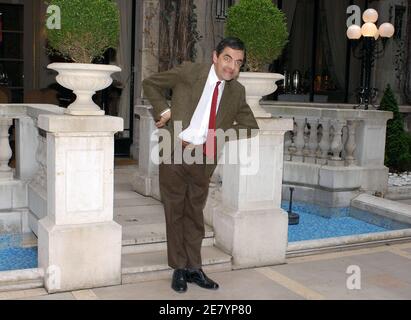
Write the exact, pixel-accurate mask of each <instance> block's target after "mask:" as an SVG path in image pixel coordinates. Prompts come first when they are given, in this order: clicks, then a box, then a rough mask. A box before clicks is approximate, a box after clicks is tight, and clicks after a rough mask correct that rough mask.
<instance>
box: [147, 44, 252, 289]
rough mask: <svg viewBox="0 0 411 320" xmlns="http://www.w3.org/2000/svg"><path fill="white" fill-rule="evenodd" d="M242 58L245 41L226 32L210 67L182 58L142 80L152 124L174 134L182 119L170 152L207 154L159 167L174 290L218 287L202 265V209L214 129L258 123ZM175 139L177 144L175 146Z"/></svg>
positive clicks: (213, 150)
mask: <svg viewBox="0 0 411 320" xmlns="http://www.w3.org/2000/svg"><path fill="white" fill-rule="evenodd" d="M244 61H245V46H244V43H243V42H242V41H241V40H240V39H237V38H226V39H223V40H222V41H221V42H220V43H219V44H218V46H217V48H216V50H215V51H214V52H213V64H212V65H211V67H210V65H209V64H197V63H183V64H182V65H180V66H178V67H176V68H174V69H172V70H169V71H166V72H162V73H157V74H154V75H152V76H151V77H149V78H147V79H145V80H144V81H143V89H144V94H145V96H146V97H147V98H148V100H149V101H150V103H151V104H152V106H153V115H154V118H155V121H156V126H157V127H158V128H163V127H164V128H166V129H167V130H169V131H170V133H171V137H173V136H174V134H173V132H174V131H173V130H174V127H175V126H174V125H175V124H176V123H177V122H179V123H180V124H181V125H182V132H181V133H179V134H178V140H177V141H174V143H173V146H172V147H171V148H172V149H171V150H174V152H173V153H172V156H171V158H172V159H176V158H178V157H177V156H176V153H178V152H181V150H184V149H187V148H189V149H193V150H196V151H198V150H201V151H202V152H203V151H204V154H205V155H206V156H204V159H205V160H206V161H204V162H207V163H204V162H201V163H198V162H196V163H193V164H188V163H185V162H184V161H182V163H177V161H172V163H171V164H165V163H161V164H160V167H159V175H160V176H159V180H160V194H161V198H162V201H163V204H164V211H165V216H166V232H167V255H168V264H169V266H170V267H171V268H173V269H174V273H173V279H172V284H171V287H172V288H173V289H174V290H175V291H177V292H185V291H186V290H187V282H194V283H196V284H198V285H199V286H200V287H203V288H206V289H218V284H217V283H216V282H214V281H213V280H211V279H210V278H208V277H207V276H206V275H205V273H204V271H203V270H202V269H201V266H202V261H201V242H202V239H203V237H204V234H205V230H204V222H203V209H204V206H205V203H206V200H207V194H208V186H209V182H210V177H211V175H212V173H213V171H214V169H215V167H216V161H215V160H216V158H217V155H218V153H219V151H220V150H216V149H217V148H216V145H217V144H216V141H215V140H216V138H215V130H216V129H222V130H224V131H226V130H228V129H231V128H233V129H236V130H237V131H238V130H239V129H247V130H248V136H249V135H250V134H249V132H250V130H251V129H258V125H257V122H256V120H255V118H254V116H253V113H252V111H251V109H250V107H249V106H248V105H247V103H246V101H245V89H244V87H243V86H242V85H241V84H240V83H239V82H238V81H236V78H237V77H238V74H239V72H240V68H241V66H242V65H243V63H244ZM170 89H171V90H172V100H171V106H169V105H168V103H167V100H166V91H167V90H170ZM176 143H179V144H180V145H179V146H178V145H177V147H180V148H176V145H175V144H176ZM219 149H221V148H219ZM178 150H179V151H178ZM180 158H181V157H180ZM210 158H211V159H213V160H214V161H213V163H212V164H209V159H210Z"/></svg>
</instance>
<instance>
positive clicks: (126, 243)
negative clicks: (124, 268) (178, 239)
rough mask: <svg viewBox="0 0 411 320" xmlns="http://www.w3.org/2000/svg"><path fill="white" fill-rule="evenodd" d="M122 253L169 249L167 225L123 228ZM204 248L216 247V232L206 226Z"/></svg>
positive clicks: (139, 225) (157, 224) (156, 224)
mask: <svg viewBox="0 0 411 320" xmlns="http://www.w3.org/2000/svg"><path fill="white" fill-rule="evenodd" d="M122 245H123V247H122V253H123V254H128V253H143V252H151V251H159V250H166V249H167V238H166V226H165V223H154V224H143V225H141V224H136V225H133V226H126V227H123V239H122ZM202 245H203V247H209V246H212V245H214V231H213V230H212V228H211V227H210V226H208V225H206V226H205V237H204V239H203V243H202Z"/></svg>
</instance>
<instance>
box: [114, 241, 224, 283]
mask: <svg viewBox="0 0 411 320" xmlns="http://www.w3.org/2000/svg"><path fill="white" fill-rule="evenodd" d="M201 255H202V260H203V269H204V271H205V272H206V273H212V272H221V271H230V270H232V264H231V256H229V255H228V254H225V253H224V252H223V251H221V250H220V249H218V248H217V247H203V248H202V250H201ZM172 273H173V270H172V269H171V268H170V267H169V266H168V264H167V251H165V250H161V251H152V252H145V253H133V254H124V255H123V256H122V284H128V283H136V282H143V281H152V280H159V279H171V276H172Z"/></svg>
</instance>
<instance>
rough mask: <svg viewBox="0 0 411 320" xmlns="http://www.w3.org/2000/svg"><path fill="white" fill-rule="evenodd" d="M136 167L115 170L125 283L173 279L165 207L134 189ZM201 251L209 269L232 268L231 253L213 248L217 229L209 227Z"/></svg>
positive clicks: (223, 269)
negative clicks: (169, 259) (132, 183)
mask: <svg viewBox="0 0 411 320" xmlns="http://www.w3.org/2000/svg"><path fill="white" fill-rule="evenodd" d="M133 170H135V167H133V166H122V167H117V168H116V169H115V182H114V183H115V187H114V190H115V194H114V220H115V221H116V222H117V223H119V224H121V226H122V228H123V240H122V243H123V249H122V253H123V256H122V282H123V283H133V282H138V281H149V280H157V279H166V278H171V275H172V269H171V268H170V267H169V266H168V265H167V243H166V228H165V219H164V210H163V206H162V204H161V203H160V201H158V200H155V199H153V198H150V197H144V196H142V195H139V194H137V193H136V192H134V191H132V188H131V181H130V178H131V177H132V174H131V172H133ZM201 253H202V257H203V265H204V270H205V271H206V272H217V271H227V270H231V256H229V255H227V254H225V253H224V252H222V251H221V250H219V249H218V248H216V247H214V232H213V230H212V228H210V227H209V226H206V234H205V238H204V240H203V247H202V252H201Z"/></svg>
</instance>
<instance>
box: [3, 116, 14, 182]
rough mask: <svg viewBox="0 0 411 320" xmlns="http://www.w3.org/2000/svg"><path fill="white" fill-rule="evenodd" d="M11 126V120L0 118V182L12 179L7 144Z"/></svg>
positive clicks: (9, 149) (10, 151)
mask: <svg viewBox="0 0 411 320" xmlns="http://www.w3.org/2000/svg"><path fill="white" fill-rule="evenodd" d="M12 124H13V119H10V118H0V180H12V179H13V170H12V169H11V168H10V166H9V161H10V159H11V157H12V155H13V153H12V150H11V148H10V143H9V129H10V127H11V126H12Z"/></svg>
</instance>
